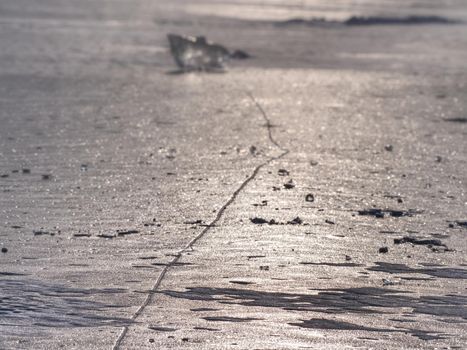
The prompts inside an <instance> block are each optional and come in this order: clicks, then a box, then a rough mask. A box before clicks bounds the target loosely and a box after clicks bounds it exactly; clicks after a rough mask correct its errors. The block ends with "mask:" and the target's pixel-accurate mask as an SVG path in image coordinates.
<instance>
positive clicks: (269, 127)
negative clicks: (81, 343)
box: [112, 92, 290, 350]
mask: <svg viewBox="0 0 467 350" xmlns="http://www.w3.org/2000/svg"><path fill="white" fill-rule="evenodd" d="M246 95H247V96H248V97H249V98H250V99H251V101H252V102H253V103H254V105H255V106H256V108H257V109H258V110H259V112H260V113H261V116H262V117H263V119H264V120H265V122H266V128H267V130H268V137H269V141H270V142H271V143H272V144H273V145H274V146H276V147H277V148H279V149H280V150H281V151H282V153H281V154H279V155H278V156H275V157H270V158H269V159H268V160H266V161H265V162H264V163H262V164H260V165H258V166H257V167H256V168H255V169H254V170H253V173H252V174H251V175H250V176H249V177H248V178H247V179H246V180H245V181H243V182H242V184H241V185H240V187H239V188H237V190H235V192H234V193H233V194H232V196H231V197H230V198H229V200H228V201H227V202H226V203H225V204H224V205H223V206H222V207H221V208H220V210H219V211H218V212H217V215H216V217H215V218H214V220H213V221H212V222H211V223H210V224H209V225H207V226H206V227H205V228H204V229H203V230H202V231H201V232H200V233H199V234H198V235H197V236H196V237H194V238H193V239H192V240H191V241H190V242H189V243H188V244H187V245H186V246H185V247H184V248H183V249H182V250H180V251H179V252H178V253H177V255H176V256H175V257H174V258H173V259H172V261H170V262H169V263H168V264H167V265H166V266H165V267H164V269H163V270H162V272H161V273H160V275H159V277H158V278H157V280H156V282H155V283H154V285H153V286H152V288H151V289H150V290H149V292H148V295H147V296H146V299H144V302H143V303H142V304H141V305H140V307H139V308H138V310H136V312H135V313H134V314H133V315H132V316H131V320H132V321H134V320H136V319H137V318H138V317H139V315H141V314H142V313H143V311H144V309H145V308H146V306H148V305H149V304H150V303H151V302H152V299H153V295H154V294H155V293H156V291H157V289H158V288H159V286H160V284H161V283H162V280H163V279H164V277H165V275H166V274H167V272H168V271H169V270H170V269H171V268H172V267H173V266H174V265H175V264H177V263H178V261H179V260H180V258H181V257H182V256H183V254H184V253H185V252H187V251H189V250H191V249H192V248H193V246H194V245H195V244H196V242H198V241H199V240H200V239H201V238H203V237H204V236H205V235H206V234H207V233H208V232H209V230H211V228H213V227H214V226H215V225H216V224H217V222H219V220H220V219H221V218H222V216H223V215H224V212H225V211H226V210H227V208H228V207H229V206H230V205H231V204H232V203H233V202H234V201H235V200H236V199H237V197H238V195H239V194H240V192H242V191H243V189H244V188H245V187H246V186H247V185H248V184H249V183H250V182H251V181H252V180H254V179H255V178H256V176H257V175H258V173H259V171H260V170H261V169H262V168H264V167H265V166H266V165H268V164H269V163H271V162H273V161H275V160H278V159H281V158H283V157H285V156H286V155H287V154H288V153H289V152H290V151H289V150H288V149H287V148H285V147H283V146H282V145H280V144H279V143H278V142H277V141H276V139H275V138H274V136H273V134H272V128H273V124H272V123H271V120H270V119H269V117H268V115H267V114H266V112H265V111H264V109H263V107H262V106H261V104H260V103H259V102H258V101H257V100H256V99H255V97H254V96H253V94H252V93H250V92H247V93H246ZM128 329H129V326H128V325H127V326H124V327H123V329H122V331H121V333H120V335H119V336H118V338H117V340H116V341H115V344H114V346H113V348H112V349H113V350H118V349H119V348H120V345H121V344H122V342H123V339H124V338H125V336H126V334H127V332H128Z"/></svg>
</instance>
